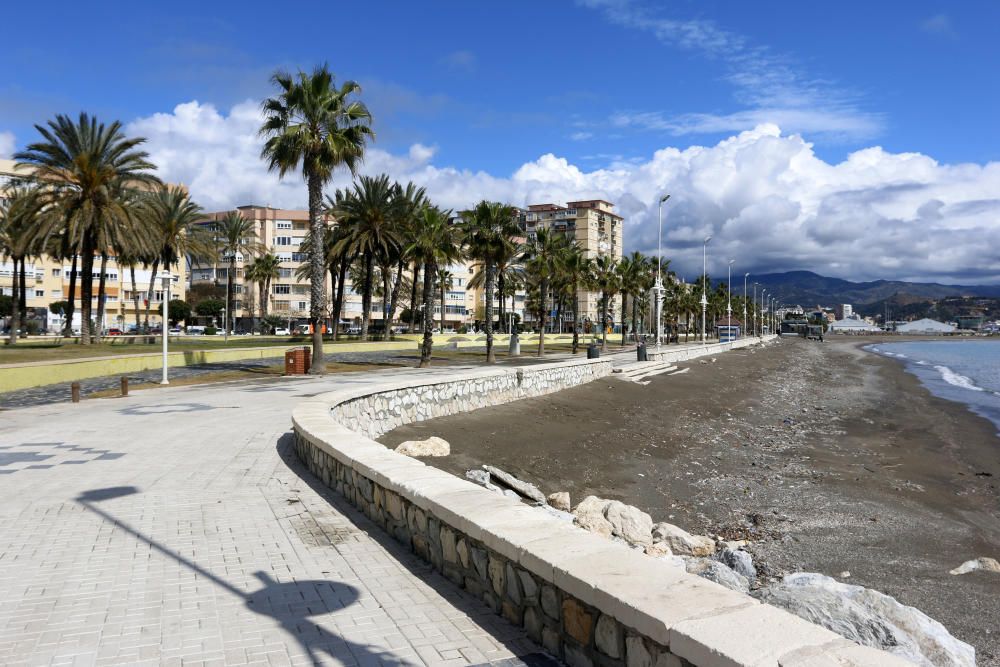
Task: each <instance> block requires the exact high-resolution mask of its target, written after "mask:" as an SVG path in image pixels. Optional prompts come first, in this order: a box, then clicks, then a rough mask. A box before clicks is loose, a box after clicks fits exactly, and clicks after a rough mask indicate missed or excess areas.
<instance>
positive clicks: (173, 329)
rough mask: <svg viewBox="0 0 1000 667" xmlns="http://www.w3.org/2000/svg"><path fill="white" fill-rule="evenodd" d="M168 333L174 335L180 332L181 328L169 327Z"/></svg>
mask: <svg viewBox="0 0 1000 667" xmlns="http://www.w3.org/2000/svg"><path fill="white" fill-rule="evenodd" d="M170 333H172V334H175V335H176V334H179V333H181V328H180V327H170Z"/></svg>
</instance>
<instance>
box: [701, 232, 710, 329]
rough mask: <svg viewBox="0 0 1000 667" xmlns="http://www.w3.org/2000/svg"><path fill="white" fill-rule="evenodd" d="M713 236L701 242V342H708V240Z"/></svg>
mask: <svg viewBox="0 0 1000 667" xmlns="http://www.w3.org/2000/svg"><path fill="white" fill-rule="evenodd" d="M711 240H712V237H711V236H706V237H705V242H704V243H702V244H701V344H702V345H705V344H706V343H708V339H707V338H706V332H707V330H706V329H705V316H706V314H707V313H708V264H707V257H708V242H709V241H711Z"/></svg>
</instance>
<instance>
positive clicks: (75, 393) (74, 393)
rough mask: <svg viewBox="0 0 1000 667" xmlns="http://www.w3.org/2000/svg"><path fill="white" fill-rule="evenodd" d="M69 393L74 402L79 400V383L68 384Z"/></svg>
mask: <svg viewBox="0 0 1000 667" xmlns="http://www.w3.org/2000/svg"><path fill="white" fill-rule="evenodd" d="M69 391H70V395H71V397H72V400H73V402H74V403H79V402H80V383H79V382H74V383H73V384H71V385H70V386H69Z"/></svg>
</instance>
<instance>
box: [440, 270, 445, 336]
mask: <svg viewBox="0 0 1000 667" xmlns="http://www.w3.org/2000/svg"><path fill="white" fill-rule="evenodd" d="M438 287H439V288H440V289H441V340H444V315H445V313H444V311H445V307H444V295H445V291H446V289H445V284H444V283H443V282H442V283H441V284H440V285H438Z"/></svg>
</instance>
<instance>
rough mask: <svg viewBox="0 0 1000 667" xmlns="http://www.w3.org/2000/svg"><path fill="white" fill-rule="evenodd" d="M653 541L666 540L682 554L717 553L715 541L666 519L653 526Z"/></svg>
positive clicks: (709, 554)
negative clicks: (694, 533)
mask: <svg viewBox="0 0 1000 667" xmlns="http://www.w3.org/2000/svg"><path fill="white" fill-rule="evenodd" d="M652 537H653V542H654V543H655V542H664V543H666V545H667V546H668V547H670V550H671V551H672V552H673V553H675V554H678V555H680V556H711V555H712V554H713V553H715V542H713V541H712V540H710V539H709V538H707V537H705V536H703V535H692V534H691V533H689V532H687V531H686V530H684V529H683V528H679V527H678V526H675V525H674V524H672V523H667V522H666V521H663V522H660V523H658V524H656V525H655V526H653V530H652Z"/></svg>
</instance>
